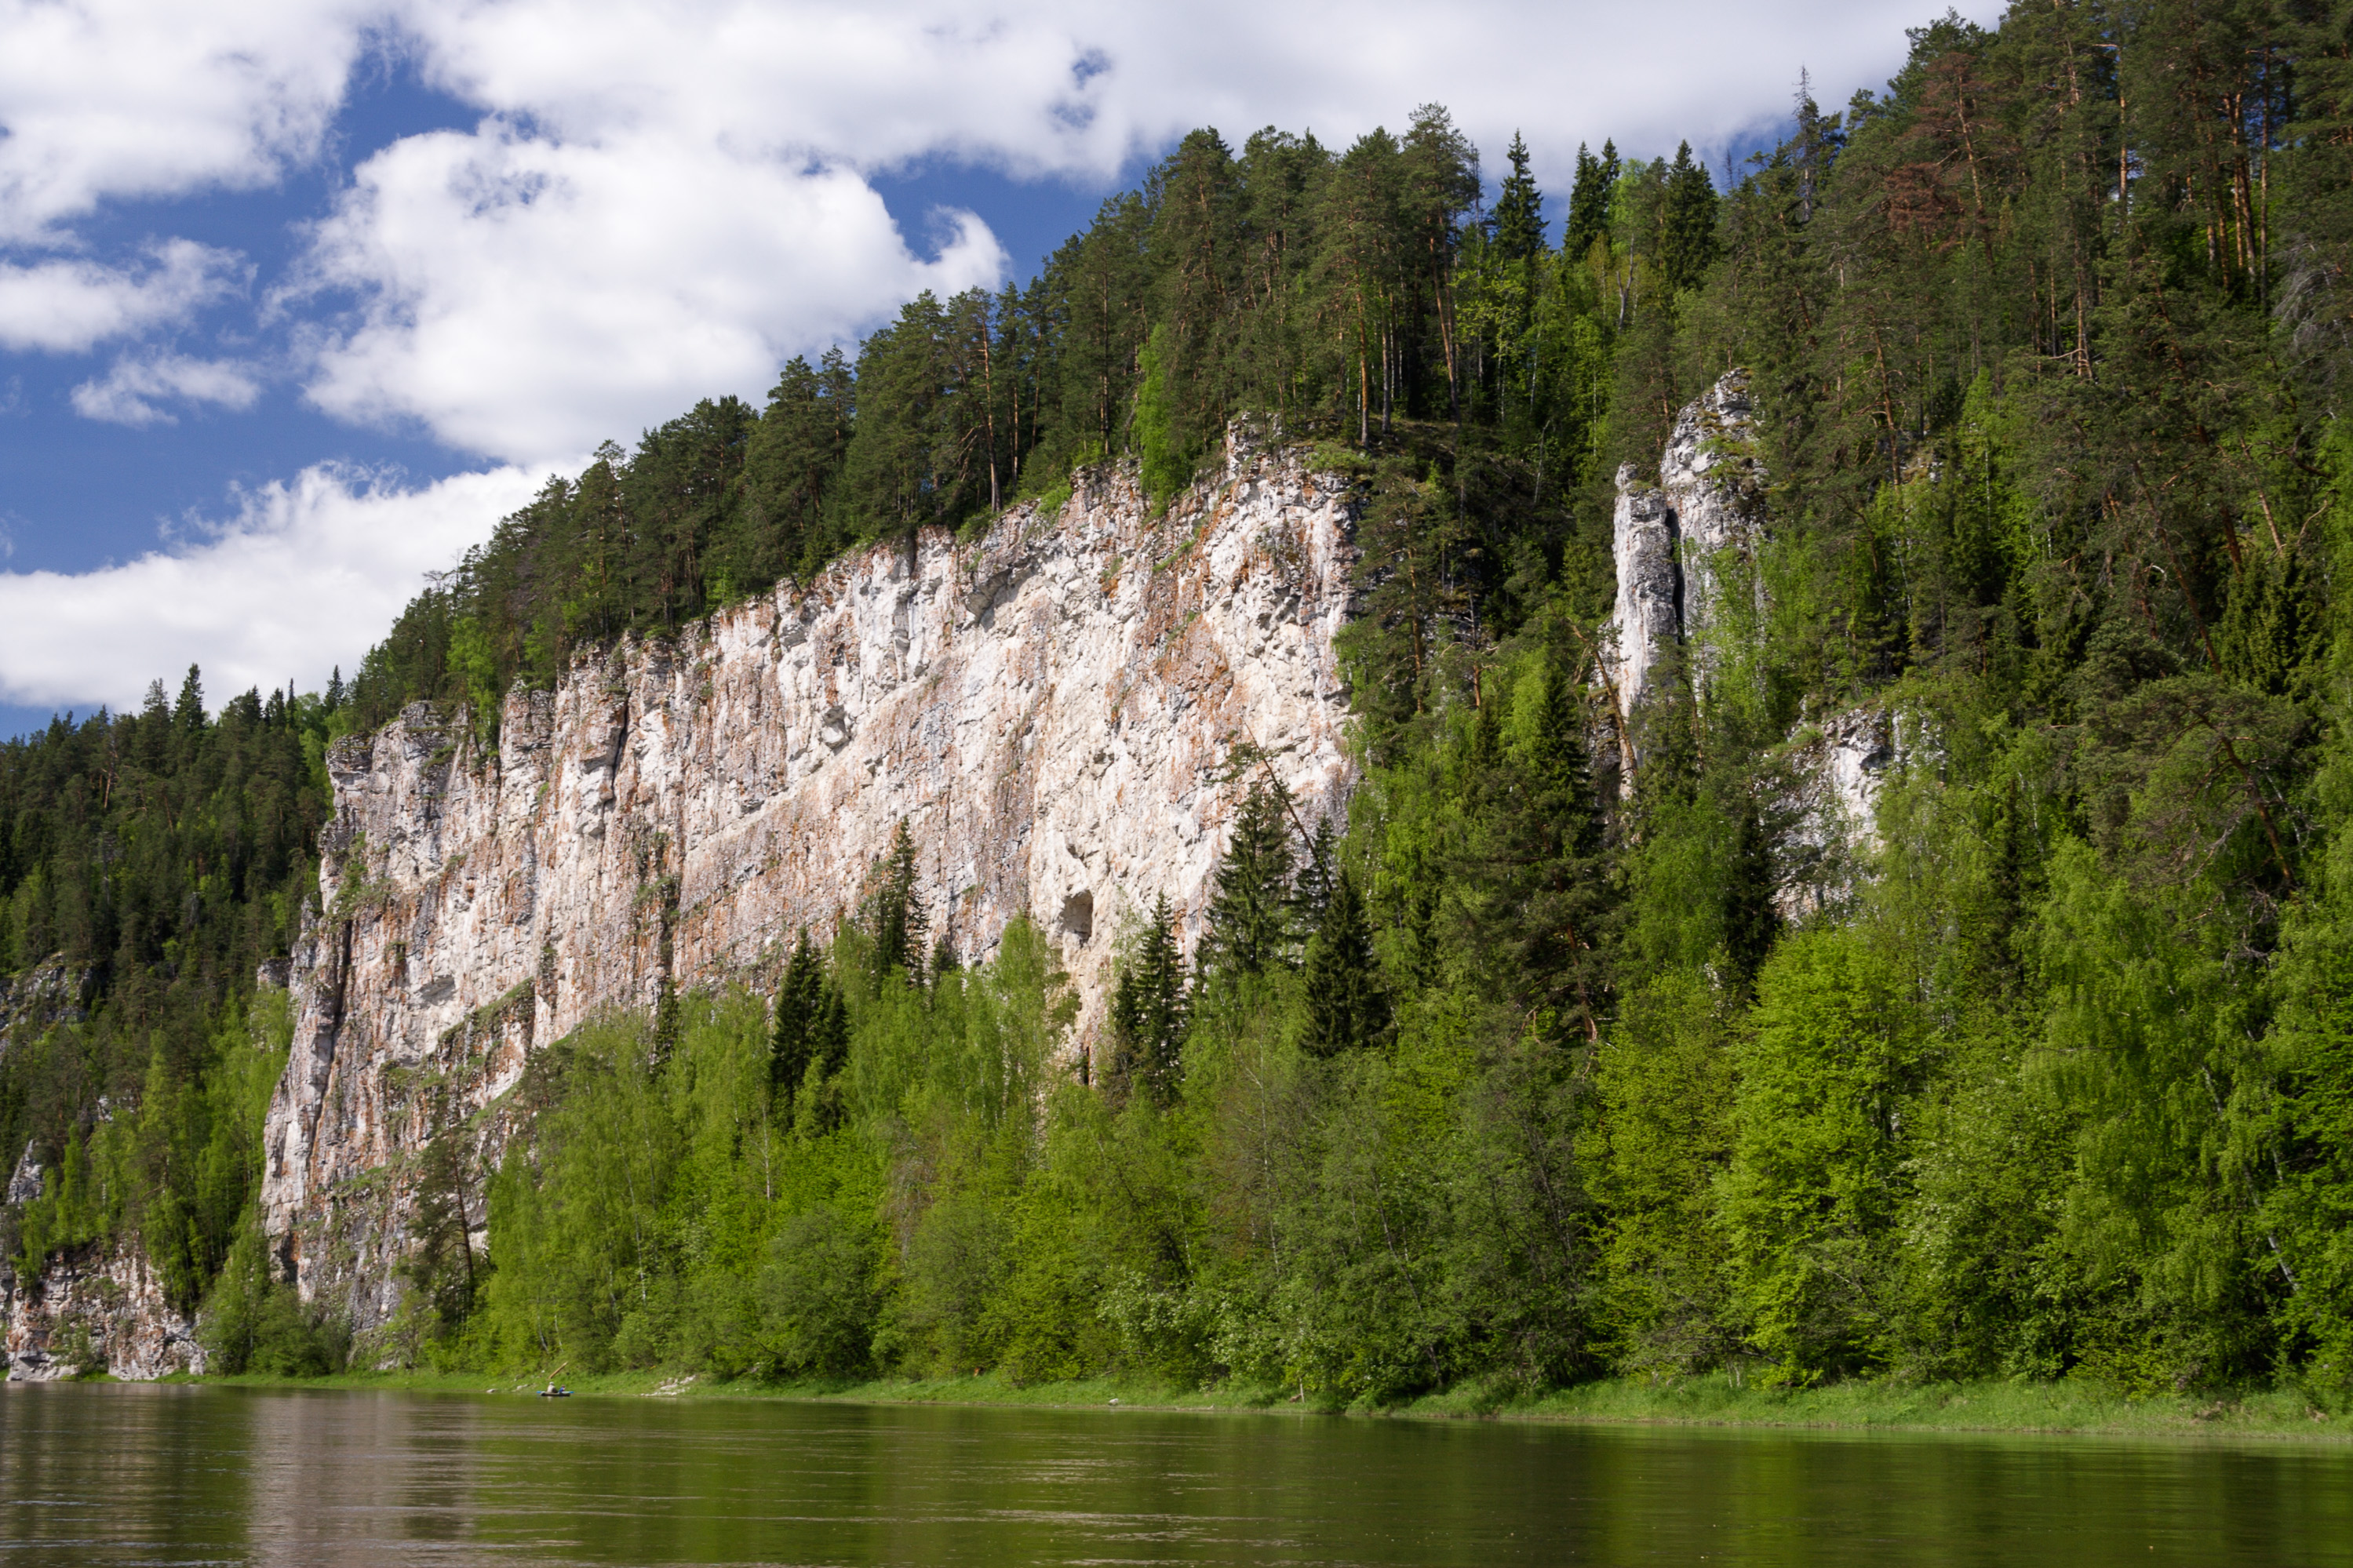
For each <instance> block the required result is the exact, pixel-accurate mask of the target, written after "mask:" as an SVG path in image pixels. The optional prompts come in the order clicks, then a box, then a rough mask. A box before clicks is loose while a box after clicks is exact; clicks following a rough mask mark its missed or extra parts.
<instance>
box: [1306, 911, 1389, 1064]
mask: <svg viewBox="0 0 2353 1568" xmlns="http://www.w3.org/2000/svg"><path fill="white" fill-rule="evenodd" d="M1305 989H1306V993H1307V1030H1306V1034H1305V1035H1304V1036H1303V1038H1302V1042H1301V1043H1302V1044H1303V1046H1304V1047H1305V1048H1306V1050H1307V1052H1308V1054H1309V1055H1310V1056H1316V1057H1326V1058H1329V1057H1336V1056H1339V1055H1341V1054H1342V1053H1343V1052H1346V1051H1356V1050H1363V1049H1365V1048H1366V1047H1368V1046H1373V1045H1377V1044H1378V1043H1379V1041H1380V1039H1381V1037H1382V1036H1383V1034H1384V1033H1385V1032H1386V1031H1387V1030H1388V1024H1389V1002H1388V991H1387V989H1386V988H1385V987H1384V986H1383V985H1382V984H1381V979H1380V971H1379V966H1378V964H1377V962H1376V961H1375V959H1374V957H1373V933H1372V928H1371V927H1370V926H1369V925H1368V924H1366V920H1365V905H1364V900H1361V899H1359V898H1358V897H1357V896H1356V879H1354V878H1352V877H1351V876H1349V874H1348V869H1347V868H1346V867H1345V866H1344V867H1342V868H1340V870H1339V874H1338V875H1337V876H1336V877H1335V878H1334V879H1333V884H1332V903H1331V907H1330V908H1329V909H1328V910H1326V911H1325V912H1324V923H1323V924H1322V925H1321V926H1320V927H1319V928H1317V930H1316V932H1315V934H1314V937H1313V938H1311V939H1310V940H1309V942H1308V943H1307V962H1306V976H1305Z"/></svg>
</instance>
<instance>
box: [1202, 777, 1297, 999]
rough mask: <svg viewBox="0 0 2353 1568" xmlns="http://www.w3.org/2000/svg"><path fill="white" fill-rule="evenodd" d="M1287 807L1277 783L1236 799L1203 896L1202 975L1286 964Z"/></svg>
mask: <svg viewBox="0 0 2353 1568" xmlns="http://www.w3.org/2000/svg"><path fill="white" fill-rule="evenodd" d="M1290 807H1291V792H1290V791H1288V790H1286V789H1285V788H1283V787H1282V785H1281V784H1267V783H1265V782H1264V781H1261V782H1259V783H1255V784H1251V785H1250V793H1249V794H1248V795H1245V796H1244V797H1243V798H1242V809H1241V814H1240V816H1238V817H1236V818H1235V820H1234V833H1233V837H1232V839H1231V840H1230V841H1229V843H1228V844H1227V846H1226V857H1225V858H1224V859H1223V860H1221V861H1219V864H1218V874H1217V891H1216V892H1215V893H1214V894H1213V895H1212V896H1211V898H1210V900H1209V930H1208V937H1207V939H1206V941H1205V942H1203V946H1204V947H1205V948H1206V949H1207V950H1208V957H1207V958H1206V959H1205V961H1204V962H1203V963H1202V964H1201V973H1202V975H1203V977H1204V978H1207V977H1208V975H1209V974H1210V973H1216V974H1218V975H1219V976H1220V977H1221V978H1226V979H1235V978H1239V977H1240V976H1242V975H1245V974H1256V973H1261V971H1263V970H1266V969H1268V968H1270V967H1272V966H1275V965H1278V964H1288V963H1290V962H1291V957H1292V952H1293V947H1294V946H1295V945H1296V942H1297V938H1296V935H1295V933H1294V932H1293V929H1292V922H1291V872H1292V867H1293V849H1292V845H1291V826H1290V823H1289V821H1288V817H1289V816H1290Z"/></svg>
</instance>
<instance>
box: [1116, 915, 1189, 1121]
mask: <svg viewBox="0 0 2353 1568" xmlns="http://www.w3.org/2000/svg"><path fill="white" fill-rule="evenodd" d="M1186 1025H1187V1008H1186V1005H1185V955H1184V954H1183V953H1182V952H1179V951H1178V949H1177V946H1176V915H1175V914H1174V913H1173V912H1172V911H1171V910H1169V908H1168V896H1167V895H1166V893H1163V894H1162V895H1161V896H1160V898H1159V900H1157V901H1156V902H1155V904H1154V905H1153V909H1152V920H1151V923H1150V924H1149V925H1147V926H1146V927H1145V929H1144V931H1142V932H1141V933H1140V934H1139V937H1138V940H1137V942H1136V944H1135V947H1134V952H1131V953H1130V954H1128V956H1127V959H1126V962H1124V963H1122V964H1121V965H1120V968H1119V979H1118V981H1117V983H1116V984H1114V986H1113V990H1112V998H1111V1034H1112V1041H1111V1045H1112V1054H1111V1063H1110V1066H1109V1068H1108V1070H1107V1071H1106V1072H1105V1073H1104V1075H1103V1089H1104V1092H1105V1093H1106V1094H1107V1095H1109V1096H1110V1097H1111V1099H1112V1100H1113V1102H1114V1103H1117V1102H1120V1101H1124V1100H1126V1099H1127V1098H1128V1097H1129V1096H1130V1095H1132V1094H1134V1093H1136V1092H1138V1091H1141V1092H1143V1093H1145V1094H1147V1095H1149V1096H1150V1097H1151V1098H1152V1099H1153V1100H1154V1101H1155V1103H1157V1104H1160V1105H1168V1104H1171V1103H1173V1102H1174V1101H1175V1100H1176V1089H1177V1086H1178V1083H1179V1081H1180V1078H1181V1071H1182V1061H1183V1056H1184V1047H1185V1028H1186Z"/></svg>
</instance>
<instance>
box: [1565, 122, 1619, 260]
mask: <svg viewBox="0 0 2353 1568" xmlns="http://www.w3.org/2000/svg"><path fill="white" fill-rule="evenodd" d="M1617 189H1618V145H1617V143H1616V142H1603V143H1602V144H1601V156H1600V157H1599V158H1597V157H1595V156H1594V155H1593V154H1592V153H1588V152H1587V151H1586V150H1585V144H1584V143H1583V142H1579V143H1577V183H1576V184H1574V185H1572V186H1570V187H1569V193H1568V222H1567V225H1565V226H1563V228H1562V230H1561V237H1560V248H1561V254H1562V255H1564V256H1566V257H1567V258H1569V259H1570V260H1572V261H1582V260H1584V259H1585V258H1586V255H1587V253H1588V252H1589V251H1591V250H1592V248H1593V242H1594V241H1595V240H1597V239H1599V238H1601V237H1603V236H1605V235H1607V234H1608V233H1609V199H1610V197H1611V196H1612V195H1615V194H1616V192H1617Z"/></svg>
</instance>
